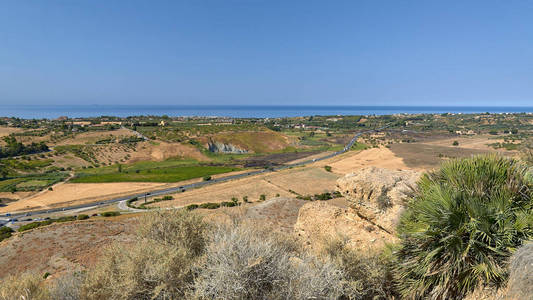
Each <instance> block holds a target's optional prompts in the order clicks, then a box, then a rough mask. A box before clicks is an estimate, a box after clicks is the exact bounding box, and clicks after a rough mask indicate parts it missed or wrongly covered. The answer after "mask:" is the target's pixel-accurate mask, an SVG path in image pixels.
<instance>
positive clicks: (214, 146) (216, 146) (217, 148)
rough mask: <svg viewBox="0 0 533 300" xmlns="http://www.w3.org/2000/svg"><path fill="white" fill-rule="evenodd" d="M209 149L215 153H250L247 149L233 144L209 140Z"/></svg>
mask: <svg viewBox="0 0 533 300" xmlns="http://www.w3.org/2000/svg"><path fill="white" fill-rule="evenodd" d="M207 147H208V148H209V151H211V152H214V153H231V154H242V153H248V151H247V150H244V149H241V148H239V147H237V146H235V145H232V144H225V143H221V142H215V141H209V143H208V144H207Z"/></svg>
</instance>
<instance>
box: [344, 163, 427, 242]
mask: <svg viewBox="0 0 533 300" xmlns="http://www.w3.org/2000/svg"><path fill="white" fill-rule="evenodd" d="M419 177H420V173H418V172H415V171H410V170H403V171H394V170H389V169H384V168H376V167H369V168H364V169H361V170H358V171H357V172H354V173H350V174H347V175H346V176H344V177H342V178H340V179H339V180H337V190H338V191H339V192H341V193H342V195H343V196H344V197H346V199H347V200H348V201H349V202H350V204H351V206H352V208H353V209H354V211H355V212H356V214H357V215H358V216H359V217H361V218H363V219H366V220H368V221H369V222H371V223H373V224H375V225H376V226H378V227H380V228H382V229H383V230H386V231H387V232H390V233H394V232H395V228H396V224H397V222H398V219H399V216H400V214H401V212H402V210H403V209H404V206H405V200H406V198H407V197H408V195H409V194H410V193H411V192H412V191H413V188H414V186H415V184H416V181H417V180H418V178H419Z"/></svg>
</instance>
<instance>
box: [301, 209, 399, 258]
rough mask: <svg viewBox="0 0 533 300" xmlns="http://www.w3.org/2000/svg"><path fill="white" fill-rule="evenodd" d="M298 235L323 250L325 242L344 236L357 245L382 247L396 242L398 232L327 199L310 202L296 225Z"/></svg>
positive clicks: (351, 243)
mask: <svg viewBox="0 0 533 300" xmlns="http://www.w3.org/2000/svg"><path fill="white" fill-rule="evenodd" d="M294 230H295V233H296V234H297V236H298V237H299V238H300V239H301V240H302V241H303V242H304V243H305V244H307V245H308V246H309V247H311V248H313V249H316V250H320V249H321V247H322V246H323V245H324V242H325V241H327V240H330V239H332V238H333V239H335V238H343V239H346V240H347V241H348V245H349V246H350V247H352V248H355V249H378V248H381V247H383V245H384V244H385V242H392V241H394V240H395V239H396V238H395V237H394V235H392V234H389V233H387V232H386V231H384V230H381V229H380V228H378V227H376V226H374V225H373V224H372V223H370V222H368V221H366V220H364V219H362V218H360V217H359V216H358V215H357V214H356V213H355V212H354V211H353V210H352V209H346V208H341V207H338V206H334V205H331V204H329V203H327V202H324V201H314V202H309V203H306V204H305V205H304V206H302V208H300V211H299V213H298V220H297V222H296V224H295V225H294Z"/></svg>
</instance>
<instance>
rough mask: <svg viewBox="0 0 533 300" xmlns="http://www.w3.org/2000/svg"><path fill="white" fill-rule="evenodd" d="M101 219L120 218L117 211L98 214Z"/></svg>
mask: <svg viewBox="0 0 533 300" xmlns="http://www.w3.org/2000/svg"><path fill="white" fill-rule="evenodd" d="M100 215H101V216H102V217H115V216H120V212H118V211H106V212H103V213H101V214H100Z"/></svg>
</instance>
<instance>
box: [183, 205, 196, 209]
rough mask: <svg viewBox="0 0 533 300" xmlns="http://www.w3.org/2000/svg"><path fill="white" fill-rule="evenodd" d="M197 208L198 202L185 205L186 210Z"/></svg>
mask: <svg viewBox="0 0 533 300" xmlns="http://www.w3.org/2000/svg"><path fill="white" fill-rule="evenodd" d="M197 208H198V204H189V205H187V206H185V209H187V210H194V209H197Z"/></svg>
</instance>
